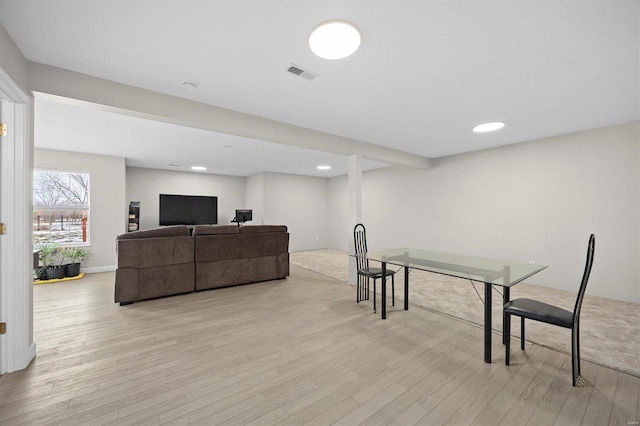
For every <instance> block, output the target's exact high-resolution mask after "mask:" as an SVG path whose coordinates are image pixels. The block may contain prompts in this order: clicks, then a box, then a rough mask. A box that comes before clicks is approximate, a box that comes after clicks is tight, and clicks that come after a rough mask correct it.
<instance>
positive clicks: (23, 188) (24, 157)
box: [0, 68, 36, 374]
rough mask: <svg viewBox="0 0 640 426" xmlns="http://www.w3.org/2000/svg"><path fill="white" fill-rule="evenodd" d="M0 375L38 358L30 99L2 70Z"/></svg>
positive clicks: (0, 76) (18, 368)
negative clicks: (2, 329)
mask: <svg viewBox="0 0 640 426" xmlns="http://www.w3.org/2000/svg"><path fill="white" fill-rule="evenodd" d="M0 100H1V101H2V102H1V105H0V108H2V112H1V114H2V116H3V118H2V121H3V122H4V123H5V124H7V127H8V132H7V136H3V137H1V138H0V222H2V223H5V224H6V226H7V231H6V234H5V235H1V236H0V321H1V322H6V323H7V332H6V334H4V335H0V374H4V373H10V372H12V371H16V370H21V369H23V368H26V367H27V366H28V365H29V363H30V362H31V360H32V359H33V358H34V357H35V354H36V345H35V343H34V341H33V272H32V271H33V260H32V259H33V243H32V237H31V234H32V231H31V227H32V224H31V222H32V220H31V217H32V216H33V203H32V201H31V200H32V196H33V195H32V192H33V191H32V181H33V177H32V174H33V173H32V170H33V160H32V158H33V143H32V141H33V139H32V134H33V132H32V129H33V97H32V96H30V95H28V94H26V93H25V92H24V91H23V90H22V89H21V88H20V87H19V86H18V85H17V84H15V82H14V81H13V80H12V79H11V78H10V77H9V75H8V74H6V73H5V72H4V70H2V69H1V68H0Z"/></svg>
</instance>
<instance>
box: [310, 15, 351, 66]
mask: <svg viewBox="0 0 640 426" xmlns="http://www.w3.org/2000/svg"><path fill="white" fill-rule="evenodd" d="M361 40H362V38H361V36H360V30H359V29H358V27H356V26H355V25H353V24H352V23H351V22H347V21H342V20H331V21H327V22H323V23H321V24H319V25H318V26H317V27H315V28H314V29H313V31H311V35H310V36H309V48H310V49H311V51H312V52H313V53H315V54H316V55H318V56H320V57H321V58H324V59H342V58H346V57H347V56H349V55H351V54H353V53H354V52H355V51H356V50H358V47H360V41H361Z"/></svg>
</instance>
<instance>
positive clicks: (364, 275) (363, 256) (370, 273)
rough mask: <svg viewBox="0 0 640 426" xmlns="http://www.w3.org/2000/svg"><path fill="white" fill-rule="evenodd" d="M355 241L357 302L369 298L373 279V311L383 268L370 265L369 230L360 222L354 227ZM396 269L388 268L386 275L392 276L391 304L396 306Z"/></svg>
mask: <svg viewBox="0 0 640 426" xmlns="http://www.w3.org/2000/svg"><path fill="white" fill-rule="evenodd" d="M353 242H354V243H355V258H356V265H357V268H358V279H357V282H356V303H359V302H360V301H362V300H369V280H370V279H373V312H375V311H376V280H377V279H378V278H382V268H373V267H370V266H369V260H368V259H367V230H366V229H365V227H364V225H363V224H361V223H359V224H357V225H356V226H355V227H354V228H353ZM395 273H396V271H393V270H389V269H387V271H386V275H387V276H388V277H391V304H392V305H394V306H395V298H396V293H395V282H394V275H395Z"/></svg>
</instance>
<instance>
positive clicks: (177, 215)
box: [160, 194, 218, 226]
mask: <svg viewBox="0 0 640 426" xmlns="http://www.w3.org/2000/svg"><path fill="white" fill-rule="evenodd" d="M217 223H218V197H209V196H202V195H172V194H160V226H167V225H213V224H217Z"/></svg>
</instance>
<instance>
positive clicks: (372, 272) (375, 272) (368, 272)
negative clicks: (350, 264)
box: [358, 268, 396, 278]
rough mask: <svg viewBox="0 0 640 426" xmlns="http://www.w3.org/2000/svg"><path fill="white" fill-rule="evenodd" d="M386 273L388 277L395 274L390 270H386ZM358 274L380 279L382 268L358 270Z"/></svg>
mask: <svg viewBox="0 0 640 426" xmlns="http://www.w3.org/2000/svg"><path fill="white" fill-rule="evenodd" d="M386 272H387V274H386V275H387V276H388V277H389V276H391V275H393V274H395V273H396V272H395V271H392V270H390V269H387V271H386ZM358 273H359V274H362V275H365V276H367V277H371V278H380V277H381V276H382V268H367V269H358Z"/></svg>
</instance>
